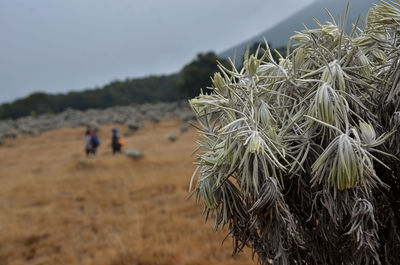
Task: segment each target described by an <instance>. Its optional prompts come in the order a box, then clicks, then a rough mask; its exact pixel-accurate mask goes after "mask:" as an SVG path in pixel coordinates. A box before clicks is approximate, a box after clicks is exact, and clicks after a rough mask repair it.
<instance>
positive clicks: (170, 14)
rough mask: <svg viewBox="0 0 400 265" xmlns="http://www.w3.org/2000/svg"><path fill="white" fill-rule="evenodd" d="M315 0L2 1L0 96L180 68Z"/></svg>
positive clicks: (57, 90)
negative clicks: (204, 53)
mask: <svg viewBox="0 0 400 265" xmlns="http://www.w3.org/2000/svg"><path fill="white" fill-rule="evenodd" d="M311 2H313V0H280V1H276V0H246V1H244V0H143V1H138V0H1V1H0V92H1V94H0V95H1V96H0V103H2V102H6V101H11V100H14V99H16V98H20V97H24V96H26V95H28V94H30V93H32V92H36V91H44V92H51V93H60V92H67V91H71V90H83V89H87V88H95V87H96V86H102V85H104V84H107V83H109V82H110V81H112V80H116V79H120V80H121V79H125V78H127V77H129V78H133V77H144V76H148V75H151V74H156V75H158V74H169V73H173V72H177V71H179V70H180V69H181V68H182V67H183V66H184V65H185V64H187V63H189V62H190V61H191V60H192V59H194V58H195V56H196V54H197V53H199V52H207V51H215V52H216V53H219V52H222V51H224V50H226V49H227V48H230V47H231V46H234V45H236V44H238V43H240V42H242V41H244V40H246V39H248V38H250V37H252V36H254V35H255V34H257V33H260V32H261V31H263V30H265V29H267V28H269V27H271V26H272V25H274V24H276V23H277V22H279V21H281V20H283V19H284V18H286V17H287V16H289V15H291V14H293V13H295V12H296V11H298V10H299V9H301V8H303V7H305V6H306V5H307V4H310V3H311Z"/></svg>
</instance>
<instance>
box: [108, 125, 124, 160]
mask: <svg viewBox="0 0 400 265" xmlns="http://www.w3.org/2000/svg"><path fill="white" fill-rule="evenodd" d="M112 134H113V135H112V138H111V148H112V152H113V154H115V153H121V147H122V146H123V145H124V139H123V138H122V137H121V136H119V135H118V130H117V129H115V128H113V129H112Z"/></svg>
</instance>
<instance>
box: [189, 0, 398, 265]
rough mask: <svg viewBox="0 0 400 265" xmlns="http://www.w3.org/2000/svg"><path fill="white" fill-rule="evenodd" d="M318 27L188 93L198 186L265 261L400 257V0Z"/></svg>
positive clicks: (195, 190) (240, 241) (194, 187)
mask: <svg viewBox="0 0 400 265" xmlns="http://www.w3.org/2000/svg"><path fill="white" fill-rule="evenodd" d="M344 17H345V18H346V15H345V16H344ZM316 24H317V27H316V28H315V29H305V30H303V31H301V32H297V33H296V34H295V35H294V36H292V37H291V42H290V43H291V45H290V47H289V48H288V53H287V54H288V55H287V56H286V57H285V58H283V57H281V58H280V59H279V61H274V60H273V59H272V55H271V51H270V49H269V48H268V46H267V48H266V50H263V51H261V50H260V49H259V50H257V52H256V53H255V54H251V55H250V54H248V53H247V54H246V55H245V58H244V65H243V68H242V69H236V68H235V67H234V63H232V67H231V68H226V67H224V66H222V65H220V70H221V71H220V73H216V74H215V75H214V76H213V77H212V81H213V87H212V88H210V89H211V90H212V92H211V93H210V94H203V93H202V94H200V95H199V96H198V97H196V98H194V99H192V100H191V101H190V104H191V107H192V109H193V111H194V112H195V114H196V115H197V118H198V123H197V125H195V126H197V127H198V129H199V132H200V140H199V141H198V147H199V148H198V150H197V154H198V157H197V158H198V160H197V164H198V167H197V169H196V171H195V172H194V174H193V177H192V181H191V184H190V186H191V187H190V189H191V191H192V194H195V195H196V197H197V199H198V200H200V201H202V202H203V204H204V210H205V214H206V216H207V217H208V216H209V215H210V214H213V215H215V222H216V223H215V228H216V229H217V228H218V227H224V226H225V225H227V226H228V230H229V233H230V235H231V237H232V238H233V243H234V253H237V252H238V251H240V250H241V249H243V248H244V247H249V248H251V249H252V250H253V252H254V253H255V254H256V256H257V257H258V261H259V263H260V264H332V265H333V264H393V265H394V264H400V258H399V257H400V254H399V253H400V239H399V234H400V233H399V226H400V199H399V198H400V184H399V180H400V160H399V159H400V131H399V127H400V82H399V81H400V49H399V48H400V38H399V37H400V36H399V35H400V4H399V1H397V2H391V3H387V2H384V1H382V2H381V3H380V4H379V5H376V6H374V7H373V8H371V10H370V11H369V13H368V15H367V16H366V17H365V19H360V20H359V21H357V22H356V23H355V24H354V25H353V27H352V31H351V32H348V33H346V32H345V30H344V25H345V24H346V21H345V19H343V20H341V19H340V18H339V20H338V21H335V20H334V19H333V17H332V21H330V22H327V23H326V24H322V23H320V22H318V21H316Z"/></svg>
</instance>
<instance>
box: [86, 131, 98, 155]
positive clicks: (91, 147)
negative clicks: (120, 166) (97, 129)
mask: <svg viewBox="0 0 400 265" xmlns="http://www.w3.org/2000/svg"><path fill="white" fill-rule="evenodd" d="M85 134H86V147H85V151H86V155H87V156H89V155H91V154H92V155H96V151H97V147H98V146H99V145H100V140H99V138H98V137H97V135H96V134H94V133H93V132H92V131H91V130H87V131H86V133H85Z"/></svg>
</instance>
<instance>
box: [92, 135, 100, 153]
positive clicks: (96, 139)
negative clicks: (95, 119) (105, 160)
mask: <svg viewBox="0 0 400 265" xmlns="http://www.w3.org/2000/svg"><path fill="white" fill-rule="evenodd" d="M91 142H92V154H93V155H96V152H97V147H99V145H100V140H99V137H97V135H96V133H94V132H92V134H91Z"/></svg>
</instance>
